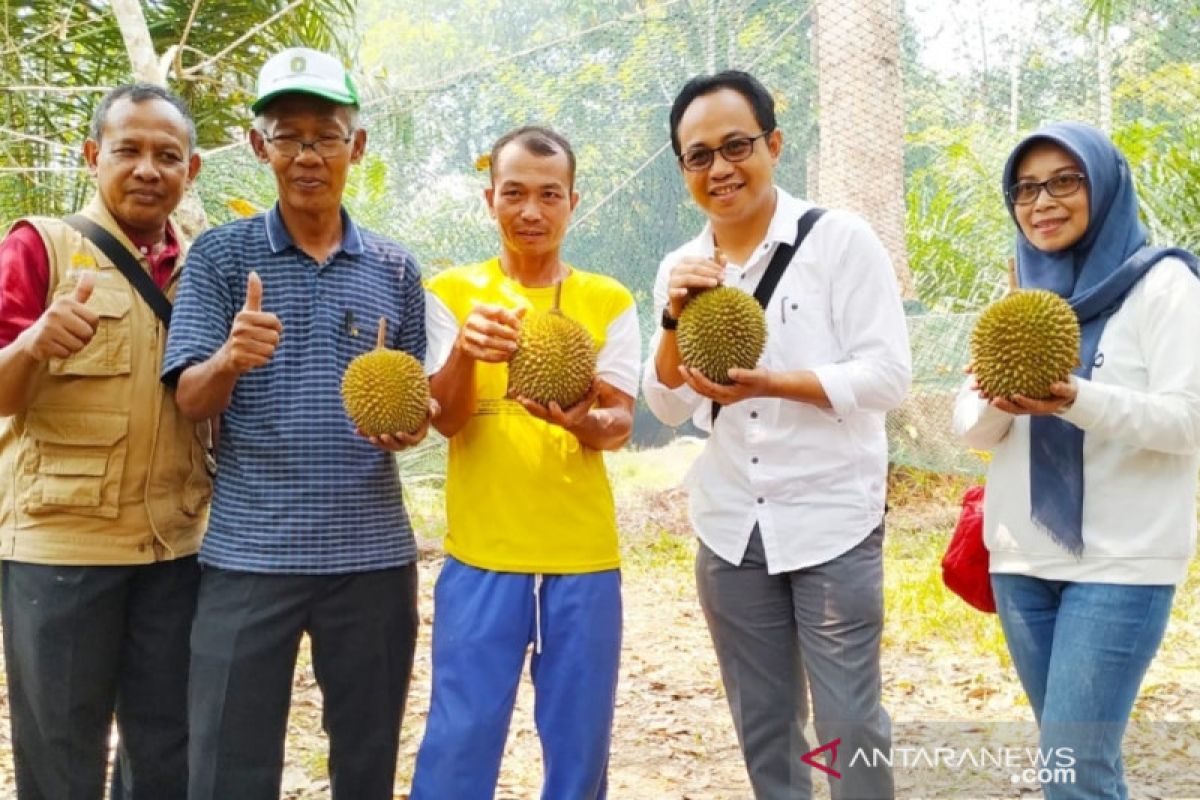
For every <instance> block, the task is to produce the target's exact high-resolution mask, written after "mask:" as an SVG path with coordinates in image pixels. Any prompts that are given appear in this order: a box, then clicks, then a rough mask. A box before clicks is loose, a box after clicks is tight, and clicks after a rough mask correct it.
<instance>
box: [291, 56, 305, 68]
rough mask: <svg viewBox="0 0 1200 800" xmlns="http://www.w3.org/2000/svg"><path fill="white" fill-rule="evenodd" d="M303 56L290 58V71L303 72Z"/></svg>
mask: <svg viewBox="0 0 1200 800" xmlns="http://www.w3.org/2000/svg"><path fill="white" fill-rule="evenodd" d="M305 66H307V65H306V64H305V63H304V56H296V57H295V58H293V59H292V72H304V67H305Z"/></svg>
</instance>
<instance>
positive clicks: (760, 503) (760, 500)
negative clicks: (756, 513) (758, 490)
mask: <svg viewBox="0 0 1200 800" xmlns="http://www.w3.org/2000/svg"><path fill="white" fill-rule="evenodd" d="M765 502H767V501H766V498H763V497H760V498H758V504H759V505H760V506H761V505H762V504H763V503H765Z"/></svg>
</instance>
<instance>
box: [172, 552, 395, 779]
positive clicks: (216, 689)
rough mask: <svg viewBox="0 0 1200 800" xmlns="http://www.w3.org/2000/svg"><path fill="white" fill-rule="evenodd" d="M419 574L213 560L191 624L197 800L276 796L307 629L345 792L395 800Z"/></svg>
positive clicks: (332, 769)
mask: <svg viewBox="0 0 1200 800" xmlns="http://www.w3.org/2000/svg"><path fill="white" fill-rule="evenodd" d="M418 622H419V620H418V616H417V570H416V566H415V565H413V564H410V565H407V566H404V567H398V568H396V569H386V570H377V571H372V572H361V573H352V574H347V575H262V574H255V573H248V572H234V571H230V570H223V569H214V568H207V567H206V568H205V569H204V570H203V574H202V576H201V579H200V600H199V603H198V605H197V609H196V622H195V625H194V626H193V627H192V666H191V688H190V691H189V696H188V710H189V715H190V724H191V739H190V749H189V752H188V757H189V763H190V766H191V784H190V786H189V791H188V797H189V798H190V799H191V800H277V798H278V797H279V791H280V781H281V776H282V772H283V755H284V744H285V740H286V737H287V717H288V706H289V704H290V701H291V694H292V679H293V673H294V671H295V668H296V654H297V652H298V650H299V647H300V639H301V637H302V636H303V635H304V634H305V633H307V634H308V635H309V640H310V642H311V645H312V660H313V669H314V671H315V673H316V678H317V684H318V685H319V686H320V688H321V693H322V695H323V697H324V709H323V712H322V723H323V727H324V728H325V732H326V733H327V734H328V735H329V776H330V784H331V788H332V790H333V797H334V798H335V800H391V799H392V796H393V794H392V788H393V783H394V781H395V773H396V752H397V749H398V748H399V743H400V720H401V718H402V717H403V715H404V703H405V700H406V699H407V697H408V682H409V678H410V676H411V675H412V665H413V649H414V646H415V644H416V636H417V625H418Z"/></svg>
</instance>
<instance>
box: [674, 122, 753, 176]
mask: <svg viewBox="0 0 1200 800" xmlns="http://www.w3.org/2000/svg"><path fill="white" fill-rule="evenodd" d="M770 135H771V131H763V132H762V133H760V134H759V135H758V136H742V137H739V138H737V139H729V140H728V141H726V142H724V143H722V144H721V146H720V147H704V146H703V145H697V146H696V147H693V148H691V149H690V150H688V151H687V152H686V153H684V154H683V155H681V156H679V163H680V164H682V165H683V168H684V169H686V170H687V171H688V172H700V171H701V170H706V169H708V168H709V167H711V166H712V163H713V159H714V158H716V154H717V153H718V152H719V153H720V154H721V158H723V159H725V160H726V161H728V162H729V163H731V164H736V163H737V162H739V161H745V160H746V159H747V158H749V157H750V154H751V153H753V152H754V141H755V140H756V139H761V138H763V137H764V136H770Z"/></svg>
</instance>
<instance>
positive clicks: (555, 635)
mask: <svg viewBox="0 0 1200 800" xmlns="http://www.w3.org/2000/svg"><path fill="white" fill-rule="evenodd" d="M539 643H540V644H539ZM530 645H533V647H534V653H533V657H532V661H531V668H530V672H531V674H532V677H533V687H534V697H535V701H534V720H535V722H536V724H537V729H538V736H539V737H540V739H541V741H542V763H543V767H544V771H545V782H544V785H543V787H542V798H543V800H564V799H566V798H569V799H570V800H603V798H604V797H606V795H607V789H608V751H609V745H610V742H611V738H612V721H613V705H614V703H615V701H616V691H617V669H618V665H619V662H620V654H621V574H620V572H619V571H618V570H608V571H605V572H594V573H586V574H582V575H546V576H535V575H529V574H522V573H511V572H491V571H488V570H480V569H476V568H474V567H470V566H467V565H466V564H463V563H462V562H461V561H457V560H455V559H453V558H449V557H448V558H447V559H446V564H445V566H444V567H443V568H442V573H441V575H440V576H439V577H438V581H437V586H436V588H435V590H434V622H433V696H432V698H431V700H430V708H429V721H428V723H427V724H426V727H425V739H424V740H423V741H422V742H421V749H420V751H419V752H418V753H417V765H416V772H415V774H414V776H413V786H412V795H411V797H412V800H475V799H476V798H481V800H490V798H492V797H493V795H494V794H495V790H496V779H497V777H498V775H499V772H500V758H501V756H502V755H503V753H504V742H505V740H506V739H507V738H508V726H509V722H510V720H511V719H512V710H513V704H514V702H515V701H516V697H517V685H518V683H519V681H520V679H521V669H522V666H523V664H524V661H525V652H526V650H527V649H528V648H529V647H530ZM539 649H540V652H539Z"/></svg>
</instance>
